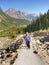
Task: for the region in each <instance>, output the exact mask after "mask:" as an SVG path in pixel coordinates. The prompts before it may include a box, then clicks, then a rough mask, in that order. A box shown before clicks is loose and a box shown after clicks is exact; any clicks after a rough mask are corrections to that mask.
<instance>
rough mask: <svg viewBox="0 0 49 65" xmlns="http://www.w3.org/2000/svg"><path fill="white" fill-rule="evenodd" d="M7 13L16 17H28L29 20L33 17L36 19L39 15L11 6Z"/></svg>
mask: <svg viewBox="0 0 49 65" xmlns="http://www.w3.org/2000/svg"><path fill="white" fill-rule="evenodd" d="M5 13H6V14H8V15H9V16H11V17H14V18H16V19H26V20H29V21H31V20H32V19H36V18H37V16H38V15H37V14H29V13H26V12H22V11H20V10H15V9H13V8H9V9H8V10H7V11H5Z"/></svg>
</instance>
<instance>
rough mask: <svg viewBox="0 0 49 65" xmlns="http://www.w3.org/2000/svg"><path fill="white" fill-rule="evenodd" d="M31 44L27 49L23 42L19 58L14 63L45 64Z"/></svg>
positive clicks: (27, 64)
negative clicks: (34, 51)
mask: <svg viewBox="0 0 49 65" xmlns="http://www.w3.org/2000/svg"><path fill="white" fill-rule="evenodd" d="M30 46H31V48H30V49H27V47H26V45H25V42H24V43H23V44H22V47H21V49H20V52H19V54H18V58H17V59H16V60H15V63H14V64H13V65H45V64H44V62H43V61H42V60H41V59H40V58H39V56H38V55H37V54H34V53H33V49H32V45H31V43H30Z"/></svg>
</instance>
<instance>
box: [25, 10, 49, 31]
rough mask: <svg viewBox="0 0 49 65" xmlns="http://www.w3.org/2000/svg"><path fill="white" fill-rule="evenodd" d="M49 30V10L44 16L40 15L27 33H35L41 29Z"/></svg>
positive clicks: (28, 27) (29, 26) (28, 28)
mask: <svg viewBox="0 0 49 65" xmlns="http://www.w3.org/2000/svg"><path fill="white" fill-rule="evenodd" d="M48 28H49V10H48V12H47V13H44V14H43V15H42V14H40V16H39V17H38V18H37V19H36V20H33V22H32V23H31V24H30V25H28V26H27V28H26V29H25V31H28V32H33V31H38V30H40V29H42V30H44V29H48Z"/></svg>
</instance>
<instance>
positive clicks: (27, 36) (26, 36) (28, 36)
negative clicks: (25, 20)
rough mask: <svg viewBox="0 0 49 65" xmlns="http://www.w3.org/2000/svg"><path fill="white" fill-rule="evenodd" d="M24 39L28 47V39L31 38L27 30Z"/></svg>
mask: <svg viewBox="0 0 49 65" xmlns="http://www.w3.org/2000/svg"><path fill="white" fill-rule="evenodd" d="M24 39H25V41H26V45H27V47H28V48H30V40H31V38H30V35H29V33H28V32H26V35H25V36H24Z"/></svg>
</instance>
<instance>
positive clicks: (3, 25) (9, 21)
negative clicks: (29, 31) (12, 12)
mask: <svg viewBox="0 0 49 65" xmlns="http://www.w3.org/2000/svg"><path fill="white" fill-rule="evenodd" d="M28 24H30V21H28V20H25V19H15V18H13V17H10V16H8V15H7V14H5V13H4V12H3V10H2V9H1V8H0V32H1V31H3V30H7V29H10V28H13V27H15V28H20V27H24V26H26V25H28Z"/></svg>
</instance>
